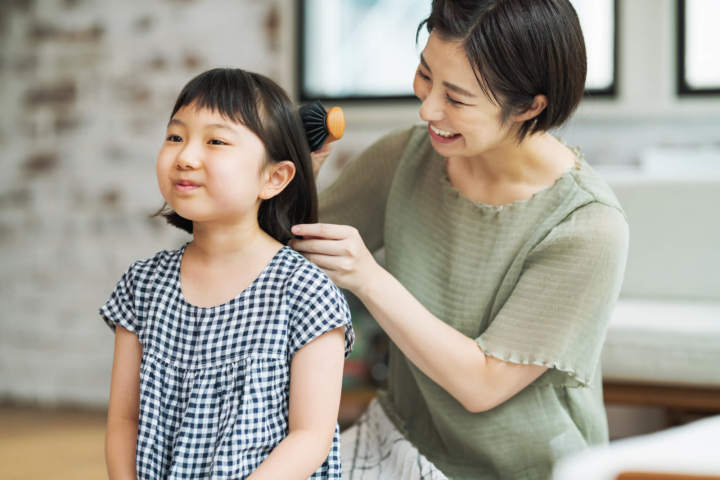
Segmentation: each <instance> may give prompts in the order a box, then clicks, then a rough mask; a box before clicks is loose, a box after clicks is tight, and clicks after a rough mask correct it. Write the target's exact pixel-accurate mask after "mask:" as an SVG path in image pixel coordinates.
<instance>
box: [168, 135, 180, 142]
mask: <svg viewBox="0 0 720 480" xmlns="http://www.w3.org/2000/svg"><path fill="white" fill-rule="evenodd" d="M165 140H168V141H170V142H182V138H180V137H179V136H177V135H170V136H169V137H167V138H166V139H165Z"/></svg>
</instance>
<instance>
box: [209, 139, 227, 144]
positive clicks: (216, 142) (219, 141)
mask: <svg viewBox="0 0 720 480" xmlns="http://www.w3.org/2000/svg"><path fill="white" fill-rule="evenodd" d="M208 143H209V144H210V145H227V143H225V142H223V141H222V140H218V139H216V138H214V139H212V140H210V141H209V142H208Z"/></svg>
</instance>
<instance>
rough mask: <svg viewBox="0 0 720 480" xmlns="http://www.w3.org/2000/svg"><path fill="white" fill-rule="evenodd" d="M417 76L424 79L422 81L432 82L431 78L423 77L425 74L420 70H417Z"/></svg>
mask: <svg viewBox="0 0 720 480" xmlns="http://www.w3.org/2000/svg"><path fill="white" fill-rule="evenodd" d="M417 76H418V77H420V78H422V79H423V80H425V81H428V80H430V77H428V76H427V75H423V73H422V72H421V71H420V69H419V68H418V69H417Z"/></svg>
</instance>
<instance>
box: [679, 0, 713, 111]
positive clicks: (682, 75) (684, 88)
mask: <svg viewBox="0 0 720 480" xmlns="http://www.w3.org/2000/svg"><path fill="white" fill-rule="evenodd" d="M685 7H686V2H685V0H677V15H676V18H677V25H676V33H677V42H676V46H677V65H676V67H677V68H676V71H677V95H678V96H679V97H687V96H690V97H692V96H697V95H720V85H718V87H717V88H694V87H691V86H690V85H689V84H688V82H687V77H686V71H685V47H686V38H685V33H686V28H685V27H686V23H685V13H686V8H685Z"/></svg>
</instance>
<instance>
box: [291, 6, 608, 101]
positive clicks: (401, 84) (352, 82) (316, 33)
mask: <svg viewBox="0 0 720 480" xmlns="http://www.w3.org/2000/svg"><path fill="white" fill-rule="evenodd" d="M571 2H572V4H573V6H574V7H575V9H576V10H577V12H578V16H579V17H580V23H581V25H582V28H583V32H584V36H585V44H586V49H587V53H588V76H587V84H586V85H587V89H588V92H589V93H590V94H593V95H614V94H615V90H616V83H617V82H616V75H617V74H616V72H617V68H616V57H617V56H616V48H617V34H616V28H615V24H616V16H617V0H571ZM430 3H431V2H430V0H300V2H299V8H300V11H299V15H298V18H299V28H298V33H299V42H298V46H299V52H298V57H299V58H298V92H299V94H300V99H301V100H312V99H317V98H319V99H322V100H353V99H362V100H367V99H398V98H414V95H413V90H412V80H413V75H414V74H415V69H416V68H417V63H418V57H419V50H418V49H419V48H422V46H423V45H425V42H426V41H427V31H426V30H425V29H424V28H423V30H422V32H421V34H420V39H419V42H418V47H417V48H416V46H415V32H416V30H417V26H418V24H419V23H420V22H421V21H422V20H423V19H424V18H426V17H427V16H428V15H429V13H430Z"/></svg>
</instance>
